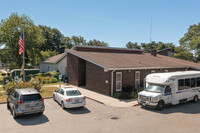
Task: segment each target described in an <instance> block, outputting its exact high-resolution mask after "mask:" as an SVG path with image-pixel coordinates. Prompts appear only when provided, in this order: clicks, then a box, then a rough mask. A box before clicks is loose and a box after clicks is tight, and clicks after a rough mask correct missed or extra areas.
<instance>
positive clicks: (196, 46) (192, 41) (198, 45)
mask: <svg viewBox="0 0 200 133" xmlns="http://www.w3.org/2000/svg"><path fill="white" fill-rule="evenodd" d="M179 42H180V45H181V46H182V47H185V48H187V50H189V51H190V50H192V51H193V52H194V55H195V57H196V58H197V59H200V58H199V57H200V23H199V24H197V25H196V24H194V25H191V26H190V27H189V29H188V32H187V33H185V35H184V36H183V37H182V38H181V39H180V40H179ZM199 61H200V60H199Z"/></svg>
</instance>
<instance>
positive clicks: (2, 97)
mask: <svg viewBox="0 0 200 133" xmlns="http://www.w3.org/2000/svg"><path fill="white" fill-rule="evenodd" d="M6 99H7V95H6V93H5V92H0V102H6Z"/></svg>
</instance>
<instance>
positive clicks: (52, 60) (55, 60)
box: [42, 53, 67, 64]
mask: <svg viewBox="0 0 200 133" xmlns="http://www.w3.org/2000/svg"><path fill="white" fill-rule="evenodd" d="M66 55H67V53H62V54H59V55H55V56H52V57H50V58H48V59H46V60H45V61H43V62H42V63H48V64H57V63H58V62H59V61H61V60H62V59H63V58H64V57H65V56H66Z"/></svg>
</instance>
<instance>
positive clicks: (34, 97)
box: [20, 94, 42, 101]
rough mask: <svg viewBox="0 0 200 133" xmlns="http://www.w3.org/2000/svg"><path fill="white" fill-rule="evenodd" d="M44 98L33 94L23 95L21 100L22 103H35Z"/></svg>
mask: <svg viewBox="0 0 200 133" xmlns="http://www.w3.org/2000/svg"><path fill="white" fill-rule="evenodd" d="M41 98H42V97H41V95H40V94H33V95H22V96H21V98H20V99H21V100H22V101H34V100H40V99H41Z"/></svg>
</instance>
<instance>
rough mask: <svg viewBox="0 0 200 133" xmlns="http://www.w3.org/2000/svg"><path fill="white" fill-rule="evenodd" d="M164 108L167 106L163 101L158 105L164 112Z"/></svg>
mask: <svg viewBox="0 0 200 133" xmlns="http://www.w3.org/2000/svg"><path fill="white" fill-rule="evenodd" d="M164 106H165V103H164V102H163V101H159V102H158V105H157V109H158V110H162V109H163V108H164Z"/></svg>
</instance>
